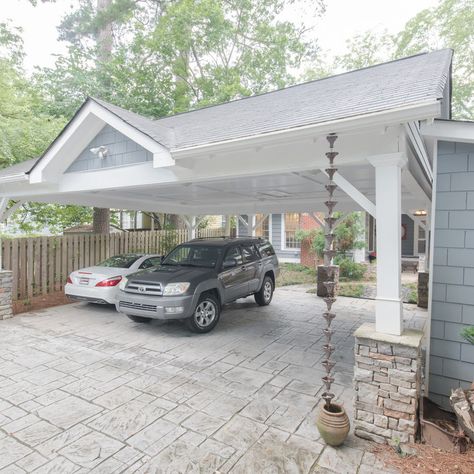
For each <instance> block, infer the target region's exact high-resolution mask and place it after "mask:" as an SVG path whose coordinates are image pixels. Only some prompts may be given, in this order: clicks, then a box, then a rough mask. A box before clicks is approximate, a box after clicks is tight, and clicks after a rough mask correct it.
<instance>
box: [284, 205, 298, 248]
mask: <svg viewBox="0 0 474 474" xmlns="http://www.w3.org/2000/svg"><path fill="white" fill-rule="evenodd" d="M284 219H285V220H284V223H285V248H287V249H299V248H300V243H299V241H298V240H297V239H296V231H297V230H298V228H299V224H300V215H299V214H298V213H297V212H293V213H291V214H284Z"/></svg>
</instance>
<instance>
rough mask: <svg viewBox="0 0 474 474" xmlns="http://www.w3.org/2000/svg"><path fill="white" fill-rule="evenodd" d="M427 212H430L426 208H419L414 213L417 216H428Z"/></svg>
mask: <svg viewBox="0 0 474 474" xmlns="http://www.w3.org/2000/svg"><path fill="white" fill-rule="evenodd" d="M427 214H428V213H427V212H426V211H425V210H424V209H419V210H418V211H415V212H414V213H413V215H414V216H416V217H426V215H427Z"/></svg>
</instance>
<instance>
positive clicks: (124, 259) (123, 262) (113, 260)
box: [97, 255, 141, 268]
mask: <svg viewBox="0 0 474 474" xmlns="http://www.w3.org/2000/svg"><path fill="white" fill-rule="evenodd" d="M140 257H141V255H114V256H113V257H110V258H108V259H107V260H104V261H103V262H101V263H99V264H98V265H97V266H98V267H112V268H130V267H131V266H132V265H133V264H134V263H135V262H136V261H137V260H138V259H139V258H140Z"/></svg>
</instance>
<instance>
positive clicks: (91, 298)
mask: <svg viewBox="0 0 474 474" xmlns="http://www.w3.org/2000/svg"><path fill="white" fill-rule="evenodd" d="M160 263H161V256H160V255H151V254H149V255H145V254H136V253H130V254H124V255H115V256H114V257H110V258H108V259H107V260H104V261H103V262H102V263H99V264H98V265H95V266H93V267H87V268H81V269H80V270H77V271H75V272H72V273H71V274H70V275H69V276H68V278H67V283H66V286H65V287H64V292H65V293H66V295H67V296H69V297H70V298H73V299H76V300H81V301H88V302H89V303H98V304H115V296H116V294H117V291H118V285H119V283H120V282H121V281H122V278H123V277H125V275H128V274H130V273H134V272H136V271H138V270H143V269H145V268H151V267H156V266H157V265H159V264H160Z"/></svg>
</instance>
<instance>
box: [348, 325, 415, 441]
mask: <svg viewBox="0 0 474 474" xmlns="http://www.w3.org/2000/svg"><path fill="white" fill-rule="evenodd" d="M421 339H422V333H421V332H420V331H414V330H410V331H406V332H405V333H404V334H403V335H402V336H391V335H387V334H380V333H376V332H375V329H374V326H373V325H371V324H364V325H363V326H361V327H360V328H359V329H358V330H357V331H356V333H355V367H354V389H355V410H354V413H355V420H354V428H355V431H354V432H355V434H356V435H357V436H359V437H361V438H365V439H369V440H372V441H375V442H377V443H386V442H388V441H390V440H394V441H395V440H398V441H399V442H402V443H405V442H413V441H414V440H415V436H416V432H417V429H418V400H419V397H420V392H421Z"/></svg>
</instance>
